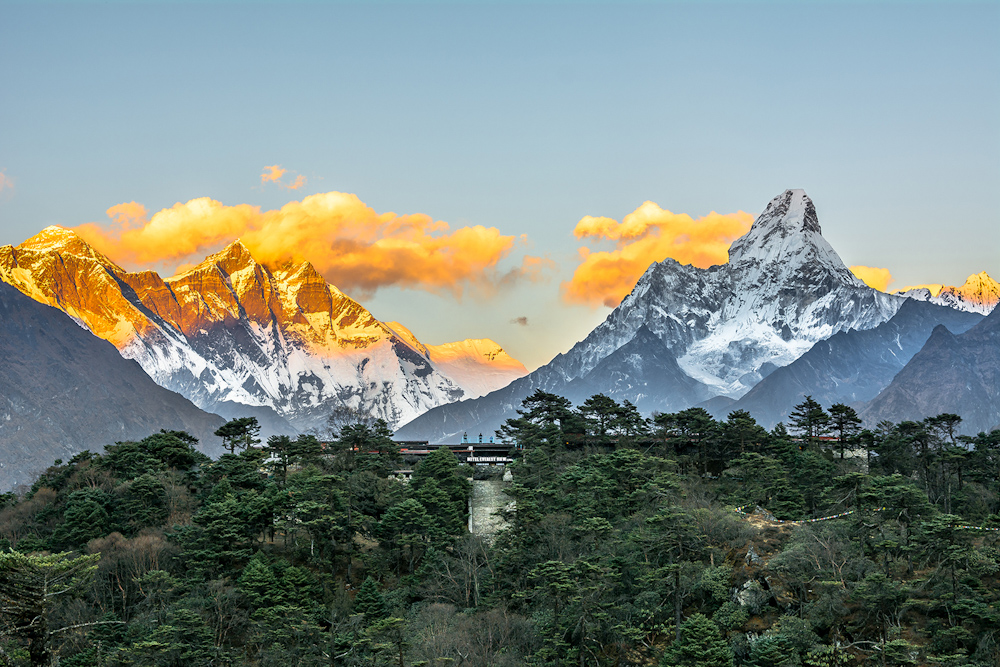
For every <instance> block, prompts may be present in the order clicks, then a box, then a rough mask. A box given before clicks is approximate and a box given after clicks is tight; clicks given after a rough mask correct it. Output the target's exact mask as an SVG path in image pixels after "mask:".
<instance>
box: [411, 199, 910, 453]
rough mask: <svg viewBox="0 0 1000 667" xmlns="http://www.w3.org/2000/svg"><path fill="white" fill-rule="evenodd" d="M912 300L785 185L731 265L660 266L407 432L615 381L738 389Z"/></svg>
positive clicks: (697, 396) (644, 399) (642, 397)
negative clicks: (579, 327) (873, 277)
mask: <svg viewBox="0 0 1000 667" xmlns="http://www.w3.org/2000/svg"><path fill="white" fill-rule="evenodd" d="M905 301H906V297H902V296H895V295H889V294H885V293H883V292H879V291H878V290H875V289H872V288H871V287H868V286H867V285H865V284H864V283H863V282H862V281H861V280H860V279H858V278H857V277H856V276H855V275H854V274H853V273H852V272H851V271H850V269H848V268H847V266H846V265H845V264H844V263H843V261H841V259H840V257H839V256H838V255H837V253H836V252H835V251H834V250H833V248H832V247H831V246H830V244H829V243H828V242H827V241H826V239H824V238H823V236H822V230H821V228H820V225H819V219H818V216H817V214H816V208H815V206H814V205H813V202H812V200H810V199H809V197H808V196H807V195H806V194H805V192H803V191H802V190H786V191H785V192H783V193H782V194H781V195H779V196H777V197H775V198H774V199H773V200H771V202H770V203H768V205H767V207H766V208H765V209H764V211H763V212H762V213H761V214H760V215H759V216H758V217H757V218H756V220H755V221H754V223H753V225H752V227H751V228H750V231H749V232H748V233H747V234H746V235H745V236H743V237H742V238H740V239H738V240H737V241H736V242H734V243H733V245H732V246H731V248H730V250H729V261H728V263H726V264H721V265H717V266H712V267H709V268H707V269H699V268H697V267H694V266H691V265H683V264H680V263H678V262H677V261H675V260H673V259H666V260H664V261H662V262H658V263H654V264H652V265H651V266H650V267H649V269H647V271H646V272H645V274H644V275H643V276H642V277H641V278H640V279H639V281H638V283H637V284H636V286H635V288H634V289H633V290H632V292H631V293H630V294H629V295H628V296H626V297H625V299H624V300H622V302H621V304H620V305H619V306H618V307H617V308H615V310H614V311H613V312H612V313H611V314H610V315H609V316H608V318H607V319H606V320H605V321H604V322H603V323H602V324H600V325H599V326H598V327H597V328H595V329H594V330H593V331H592V332H591V333H590V335H589V336H587V337H586V338H585V339H584V340H583V341H581V342H580V343H578V344H577V345H575V346H574V347H573V348H572V349H571V350H570V351H569V352H567V353H566V354H563V355H559V356H557V357H556V358H555V359H553V360H552V361H551V362H550V363H549V364H547V365H546V366H543V367H541V368H539V369H538V370H536V371H534V372H533V373H531V374H529V375H527V376H526V377H523V378H521V379H519V380H516V381H514V382H512V383H511V384H510V385H508V386H507V387H504V388H503V389H500V390H498V391H495V392H493V393H491V394H489V395H487V396H485V397H482V398H479V399H474V400H466V401H460V402H457V403H451V404H449V405H444V406H441V407H438V408H435V409H432V410H430V411H428V412H427V413H425V414H423V415H421V416H420V417H418V418H417V419H415V420H413V421H411V422H410V423H408V424H406V425H404V426H403V427H402V428H401V429H400V430H399V432H398V433H399V435H400V436H401V437H406V438H412V439H418V438H426V439H449V438H453V437H455V435H457V434H460V433H462V432H470V433H472V432H483V433H487V432H492V431H493V430H495V429H496V428H497V427H499V426H500V424H502V423H503V421H504V420H505V419H508V418H510V417H512V416H514V415H515V414H516V410H517V408H518V407H520V404H521V401H522V400H523V399H524V398H525V397H527V396H528V395H530V394H531V393H533V392H534V391H535V390H536V389H542V390H544V391H548V392H552V393H556V394H561V395H565V396H567V397H568V398H571V399H574V400H579V398H580V396H581V395H583V394H587V395H589V394H590V393H596V391H595V390H598V389H602V388H609V387H613V390H612V391H613V393H614V394H615V396H614V397H616V398H619V399H624V398H628V399H629V400H630V401H632V402H633V403H634V404H635V405H636V406H637V407H639V408H640V410H643V411H645V412H650V411H652V410H659V411H662V412H666V411H672V410H677V409H683V408H686V407H690V406H691V405H693V404H695V403H698V402H699V401H703V400H706V399H710V398H712V397H720V396H721V397H726V398H732V399H735V398H739V397H740V396H742V395H743V394H745V393H746V392H747V391H749V390H750V389H751V388H752V387H753V386H754V385H756V384H757V383H758V382H759V381H760V380H761V379H763V378H764V377H765V376H767V375H769V374H770V373H772V372H773V371H774V370H775V369H777V368H779V367H782V366H786V365H788V364H789V363H791V362H793V361H794V360H795V359H797V358H799V357H800V356H802V354H804V353H805V352H806V351H808V350H809V349H810V348H811V347H812V346H813V345H814V344H815V343H817V342H818V341H821V340H825V339H827V338H830V337H831V336H833V335H834V334H837V333H838V332H841V331H848V330H851V329H857V330H864V329H871V328H873V327H876V326H878V325H880V324H882V323H884V322H886V321H888V320H889V319H891V318H892V317H893V316H894V315H895V314H896V312H897V310H899V308H900V306H902V304H903V303H904V302H905ZM668 387H669V388H670V390H669V391H667V390H666V389H667V388H668ZM603 390H604V391H607V389H603ZM723 402H725V401H723Z"/></svg>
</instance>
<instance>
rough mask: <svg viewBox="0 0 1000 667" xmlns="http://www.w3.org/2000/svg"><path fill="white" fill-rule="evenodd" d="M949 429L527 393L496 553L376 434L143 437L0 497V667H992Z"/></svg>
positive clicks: (454, 475) (457, 479) (999, 519)
mask: <svg viewBox="0 0 1000 667" xmlns="http://www.w3.org/2000/svg"><path fill="white" fill-rule="evenodd" d="M958 419H959V418H957V417H956V416H954V415H948V414H944V415H937V416H929V417H928V418H927V419H925V420H923V421H921V422H904V423H900V424H891V423H882V424H880V425H879V427H878V428H877V429H875V430H864V431H862V430H860V429H859V427H858V424H859V422H858V420H857V416H856V415H855V414H854V411H853V410H852V409H851V408H849V407H847V406H845V405H834V406H828V407H827V408H826V409H824V407H823V406H820V405H819V404H817V403H815V402H814V401H812V400H811V399H808V398H807V399H806V400H805V401H804V402H803V403H801V404H800V405H799V406H797V408H796V410H795V412H794V413H793V415H792V419H791V423H790V424H789V425H788V426H787V428H786V427H785V426H784V425H781V424H779V425H778V426H777V427H776V428H775V429H774V430H773V431H770V432H769V431H766V430H764V429H763V428H761V427H760V426H758V425H757V424H756V423H755V422H754V420H753V419H752V418H751V417H750V415H749V414H748V413H746V412H742V411H737V412H733V413H731V414H730V415H729V416H728V418H727V419H726V420H724V421H717V420H714V419H712V417H711V416H710V415H709V414H708V413H707V412H705V411H704V410H701V409H698V408H693V409H689V410H685V411H682V412H678V413H670V414H660V415H656V416H654V418H653V419H652V420H645V419H643V418H642V417H641V416H640V415H639V413H638V411H637V410H636V409H635V407H634V406H632V405H630V404H628V403H627V402H626V403H625V404H624V405H620V404H618V403H616V402H615V401H614V400H612V399H610V398H607V397H605V396H601V395H598V396H594V397H592V398H590V399H589V400H587V401H586V402H585V403H584V404H583V405H581V406H579V407H574V406H572V405H571V404H570V402H569V401H567V400H566V399H563V398H561V397H559V396H555V395H552V394H547V393H544V392H541V391H539V392H536V393H535V394H533V395H532V396H531V397H529V398H528V399H527V400H525V402H524V405H523V406H522V409H521V411H520V415H519V417H518V418H516V419H512V420H509V421H508V422H507V423H506V424H505V426H504V427H503V429H502V430H501V433H500V435H501V436H502V437H504V438H507V439H510V440H514V441H516V442H517V444H518V447H519V448H518V449H517V450H515V451H516V457H517V458H516V461H515V463H514V464H513V466H512V468H513V475H514V481H513V482H512V483H510V484H509V486H508V494H509V496H510V497H511V498H512V500H513V501H514V505H513V506H512V509H509V510H507V511H506V516H505V518H506V519H507V525H506V528H504V529H503V530H501V532H500V533H499V534H497V535H496V536H493V537H491V538H490V539H484V538H483V537H481V536H476V535H470V534H469V533H468V532H467V529H466V525H467V511H468V505H467V500H468V497H469V493H470V487H471V485H470V483H469V481H468V478H470V477H472V476H473V471H472V469H471V468H467V467H465V466H462V465H460V464H459V462H458V460H457V459H456V458H455V456H454V455H453V454H452V453H451V452H449V451H447V450H444V449H442V450H438V451H436V452H435V453H433V454H431V455H429V456H427V457H426V458H424V459H423V460H422V462H420V463H419V465H418V466H417V467H416V469H415V471H414V474H413V477H412V479H411V480H410V481H409V482H408V483H405V482H402V481H398V480H396V479H394V477H393V476H392V473H393V471H395V470H397V469H400V468H406V467H409V465H408V464H409V463H412V462H409V461H405V460H402V459H400V456H399V452H398V450H397V449H396V446H395V444H394V443H393V442H392V440H391V437H390V432H389V431H388V429H387V428H386V427H385V425H384V423H381V422H375V423H374V424H371V423H368V424H365V423H356V424H348V425H346V426H343V427H342V428H340V430H339V435H338V437H336V438H335V439H333V440H331V441H330V442H327V443H321V442H319V441H318V440H316V439H315V438H313V437H311V436H301V437H299V438H297V439H295V440H292V439H289V438H288V437H273V438H271V439H269V440H268V441H267V442H266V443H263V444H260V443H255V442H254V441H255V437H254V436H255V430H254V424H253V420H234V421H233V422H230V424H229V425H227V427H228V428H225V429H224V432H225V434H226V439H227V445H228V448H229V449H230V450H231V452H230V453H227V454H224V455H223V456H222V457H220V458H219V459H218V460H215V461H212V460H209V459H208V458H206V457H204V456H203V455H201V454H199V453H198V452H197V451H196V450H195V449H194V444H195V441H194V439H193V438H191V437H190V436H188V435H187V434H185V433H182V432H176V431H171V432H167V431H164V432H160V433H156V434H152V435H150V436H149V437H147V438H145V439H144V440H142V441H140V442H123V443H118V444H114V445H110V446H108V447H106V448H105V450H104V452H103V453H100V454H96V453H90V452H84V453H82V454H80V455H78V456H76V457H74V458H73V459H72V460H69V461H67V462H61V461H56V462H55V465H53V466H52V467H51V468H49V469H48V470H47V471H46V472H45V473H44V474H43V475H42V476H41V477H40V478H39V479H38V480H37V481H36V482H35V483H34V484H33V486H32V487H31V488H30V490H28V491H27V492H25V493H23V494H21V495H15V494H7V495H6V496H3V504H2V506H0V605H2V606H0V633H2V634H0V663H6V664H8V665H28V664H34V665H44V664H54V663H56V662H58V664H59V665H61V666H63V667H69V666H84V665H282V666H283V667H288V666H290V665H345V666H346V665H397V666H399V667H406V666H412V667H416V666H418V665H425V666H435V667H437V666H441V665H453V666H457V665H466V666H480V665H490V666H496V667H500V666H514V665H540V666H541V665H551V666H556V665H560V666H561V665H566V666H569V665H608V666H612V665H614V666H624V665H636V666H638V665H698V666H705V667H707V666H710V665H711V666H715V665H733V666H738V665H746V666H748V667H765V666H766V667H776V666H778V665H815V666H839V665H956V666H957V665H981V666H984V667H985V666H986V665H994V666H995V665H997V664H998V663H1000V551H998V537H1000V533H998V532H997V531H996V529H997V528H1000V514H998V512H1000V500H998V490H1000V431H994V432H992V433H988V434H987V433H982V434H979V435H978V436H976V437H963V436H956V435H955V434H956V433H957V426H958ZM482 474H483V471H482V470H480V471H477V476H481V475H482Z"/></svg>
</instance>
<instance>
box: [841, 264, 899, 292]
mask: <svg viewBox="0 0 1000 667" xmlns="http://www.w3.org/2000/svg"><path fill="white" fill-rule="evenodd" d="M850 268H851V273H853V274H854V275H856V276H857V277H858V278H860V279H861V281H862V282H864V284H865V285H868V286H869V287H871V288H873V289H877V290H878V291H879V292H884V291H885V290H886V289H887V288H888V287H889V285H890V284H891V283H892V280H893V279H892V274H891V273H889V269H879V268H875V267H871V266H864V265H861V264H859V265H858V266H852V267H850Z"/></svg>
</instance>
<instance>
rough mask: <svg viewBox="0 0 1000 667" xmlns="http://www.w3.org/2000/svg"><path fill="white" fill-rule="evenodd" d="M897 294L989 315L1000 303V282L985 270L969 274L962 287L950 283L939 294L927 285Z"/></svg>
mask: <svg viewBox="0 0 1000 667" xmlns="http://www.w3.org/2000/svg"><path fill="white" fill-rule="evenodd" d="M897 294H899V295H900V296H905V297H909V298H911V299H917V300H918V301H929V302H930V303H936V304H937V305H939V306H948V307H949V308H954V309H956V310H964V311H966V312H969V313H979V314H980V315H989V314H990V313H992V312H993V309H994V308H996V306H997V303H1000V283H997V281H995V280H993V278H991V277H990V276H989V275H988V274H987V273H986V272H985V271H983V272H981V273H974V274H972V275H971V276H969V277H968V279H967V280H966V281H965V284H964V285H962V286H961V287H954V286H950V285H946V286H944V287H942V288H941V291H940V292H938V294H937V296H934V295H933V294H932V293H931V291H930V289H928V288H926V287H917V288H915V289H911V290H907V291H905V292H897Z"/></svg>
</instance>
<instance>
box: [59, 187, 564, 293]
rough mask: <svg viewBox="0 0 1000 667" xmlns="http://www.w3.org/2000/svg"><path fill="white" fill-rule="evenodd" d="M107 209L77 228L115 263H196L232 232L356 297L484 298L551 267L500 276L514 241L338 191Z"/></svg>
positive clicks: (525, 265) (525, 266)
mask: <svg viewBox="0 0 1000 667" xmlns="http://www.w3.org/2000/svg"><path fill="white" fill-rule="evenodd" d="M107 214H108V217H110V218H111V220H112V224H111V225H109V226H105V225H98V224H96V223H87V224H84V225H81V226H79V227H77V228H76V229H75V230H74V231H76V232H77V233H78V234H79V235H80V236H81V237H82V238H83V239H84V240H86V241H87V242H88V243H90V244H91V245H92V246H94V247H95V248H96V249H97V250H99V251H100V252H102V253H104V254H105V255H107V256H108V257H110V258H111V259H113V260H115V261H116V262H119V263H128V264H133V265H138V266H150V265H153V264H163V265H168V264H173V265H176V264H180V263H183V262H187V261H190V260H195V261H197V260H200V258H201V257H202V256H204V255H205V254H207V253H208V252H211V251H213V250H215V249H218V248H219V247H221V245H223V244H225V243H228V242H230V241H232V240H234V239H236V238H239V239H240V240H242V241H243V243H244V245H246V246H247V248H249V249H250V251H251V252H252V253H253V255H254V256H255V257H257V258H258V259H259V260H260V261H262V262H264V263H271V264H278V263H281V262H285V261H302V260H307V261H309V262H311V263H312V264H313V265H314V266H315V267H316V269H317V270H319V271H320V273H322V274H323V276H324V277H325V278H326V279H327V280H329V281H330V282H331V283H333V284H334V285H336V286H337V287H339V288H341V289H343V290H345V291H348V292H353V293H355V294H358V295H360V296H370V295H371V294H373V293H374V292H375V291H376V290H378V289H379V288H383V287H390V286H395V287H403V288H411V289H424V290H428V291H431V292H450V293H451V294H453V295H454V296H456V297H461V295H462V293H463V290H464V289H465V287H467V286H471V287H473V288H475V289H476V290H477V291H478V292H479V293H486V294H490V293H492V292H493V291H494V290H495V289H497V288H498V287H500V286H502V285H509V284H510V283H512V282H516V281H518V280H521V279H528V280H539V279H541V278H542V277H543V273H544V272H545V270H546V269H548V268H549V267H550V265H551V262H549V260H546V259H542V258H539V257H531V256H527V257H525V258H524V259H523V260H522V263H521V266H520V267H516V268H514V269H511V270H509V271H506V272H504V273H501V272H500V271H499V270H498V269H497V264H498V263H499V262H500V260H501V259H503V258H504V257H505V256H506V255H507V254H508V253H509V252H510V251H511V249H512V248H513V247H514V246H515V244H516V243H517V239H516V238H515V237H513V236H504V235H502V234H501V233H500V231H499V230H497V229H496V228H495V227H483V226H481V225H476V226H472V227H460V228H458V229H455V230H454V231H452V230H451V229H450V228H449V226H448V224H447V223H445V222H441V221H435V220H433V219H432V218H431V217H429V216H427V215H423V214H412V215H397V214H395V213H377V212H376V211H375V210H374V209H372V208H371V207H369V206H367V205H365V203H364V202H362V201H361V200H360V199H358V197H357V196H356V195H353V194H346V193H342V192H327V193H323V194H315V195H310V196H308V197H305V198H303V199H302V200H301V201H292V202H289V203H287V204H285V205H284V206H282V207H281V208H280V209H278V210H269V211H262V210H261V209H260V207H257V206H251V205H249V204H238V205H236V206H227V205H225V204H222V203H220V202H218V201H215V200H214V199H210V198H208V197H202V198H199V199H192V200H191V201H189V202H187V203H184V204H182V203H177V204H175V205H174V206H172V207H171V208H167V209H163V210H162V211H159V212H158V213H156V214H154V215H153V216H152V217H151V218H148V217H147V212H146V209H145V207H143V206H142V205H141V204H138V203H136V202H129V203H126V204H119V205H117V206H112V207H111V208H109V209H108V211H107ZM522 240H523V239H522Z"/></svg>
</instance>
